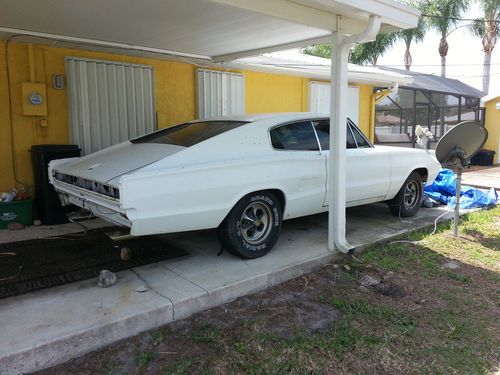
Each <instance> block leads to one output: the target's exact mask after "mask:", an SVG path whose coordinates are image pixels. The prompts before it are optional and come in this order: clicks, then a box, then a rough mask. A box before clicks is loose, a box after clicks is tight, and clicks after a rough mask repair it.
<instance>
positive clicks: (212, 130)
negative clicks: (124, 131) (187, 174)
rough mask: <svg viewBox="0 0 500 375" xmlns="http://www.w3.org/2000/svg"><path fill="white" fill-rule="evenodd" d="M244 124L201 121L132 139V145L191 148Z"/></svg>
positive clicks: (239, 122) (238, 122)
mask: <svg viewBox="0 0 500 375" xmlns="http://www.w3.org/2000/svg"><path fill="white" fill-rule="evenodd" d="M243 124H246V122H241V121H202V122H193V123H187V124H181V125H177V126H173V127H171V128H167V129H163V130H160V131H157V132H155V133H151V134H148V135H145V136H143V137H140V138H136V139H133V140H132V141H131V142H132V143H162V144H166V145H177V146H183V147H189V146H193V145H195V144H197V143H200V142H203V141H206V140H207V139H210V138H212V137H215V136H217V135H219V134H222V133H225V132H227V131H228V130H232V129H236V128H237V127H239V126H241V125H243Z"/></svg>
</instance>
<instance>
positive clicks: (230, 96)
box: [197, 69, 245, 119]
mask: <svg viewBox="0 0 500 375" xmlns="http://www.w3.org/2000/svg"><path fill="white" fill-rule="evenodd" d="M197 78H198V116H199V118H202V119H207V118H213V117H217V116H229V115H239V114H242V113H245V76H244V75H243V74H238V73H229V72H220V71H217V70H206V69H198V74H197Z"/></svg>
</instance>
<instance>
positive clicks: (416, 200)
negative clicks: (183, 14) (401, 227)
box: [389, 172, 424, 217]
mask: <svg viewBox="0 0 500 375" xmlns="http://www.w3.org/2000/svg"><path fill="white" fill-rule="evenodd" d="M423 193H424V189H423V185H422V176H420V174H418V173H417V172H412V173H410V176H409V177H408V178H407V179H406V181H405V183H404V184H403V186H402V187H401V189H400V190H399V192H398V194H397V195H396V196H395V197H394V198H393V199H392V200H390V201H389V209H390V210H391V212H392V214H393V215H395V216H401V217H410V216H414V215H415V214H416V213H417V212H418V210H419V209H420V205H421V204H422V197H423Z"/></svg>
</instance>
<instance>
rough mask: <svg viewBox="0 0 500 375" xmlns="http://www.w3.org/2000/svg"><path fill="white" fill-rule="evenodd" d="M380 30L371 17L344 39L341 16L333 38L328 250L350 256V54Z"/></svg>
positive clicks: (375, 18)
mask: <svg viewBox="0 0 500 375" xmlns="http://www.w3.org/2000/svg"><path fill="white" fill-rule="evenodd" d="M379 30H380V17H375V16H370V20H369V22H368V25H367V28H366V30H365V31H364V32H362V33H361V34H357V35H352V36H348V37H346V36H344V35H343V32H342V16H337V31H336V32H335V33H333V34H332V56H331V64H332V71H331V85H330V90H331V91H330V100H331V101H330V156H329V160H328V166H329V168H328V170H329V173H328V194H329V197H328V202H329V210H328V249H329V250H335V249H336V250H339V251H341V252H344V253H347V252H349V251H350V250H351V249H352V246H351V245H349V243H347V241H346V238H345V234H346V212H345V209H346V129H347V114H346V111H345V108H346V98H347V90H348V80H347V64H348V57H349V50H350V48H351V47H352V46H353V45H354V44H355V43H361V42H366V41H369V40H373V39H375V37H376V35H377V33H378V31H379Z"/></svg>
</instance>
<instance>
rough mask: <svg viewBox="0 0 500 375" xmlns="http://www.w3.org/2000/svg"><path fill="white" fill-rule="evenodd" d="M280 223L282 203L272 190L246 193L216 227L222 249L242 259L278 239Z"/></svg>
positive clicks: (265, 250)
mask: <svg viewBox="0 0 500 375" xmlns="http://www.w3.org/2000/svg"><path fill="white" fill-rule="evenodd" d="M282 222H283V209H282V207H281V202H280V200H279V199H278V197H277V196H276V194H273V193H271V192H267V191H263V192H255V193H251V194H248V195H246V196H245V197H243V198H242V199H240V201H239V202H238V203H236V205H235V206H234V207H233V209H232V210H231V211H230V212H229V214H228V215H227V217H226V218H225V219H224V221H223V222H222V223H221V225H220V226H219V228H218V229H217V234H218V237H219V241H220V243H221V245H222V247H223V248H224V249H226V250H227V251H229V252H230V253H231V254H233V255H236V256H239V257H240V258H244V259H253V258H258V257H261V256H263V255H265V254H267V253H268V252H269V251H270V250H271V249H272V248H273V246H274V245H275V244H276V241H278V238H279V235H280V232H281V225H282Z"/></svg>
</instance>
